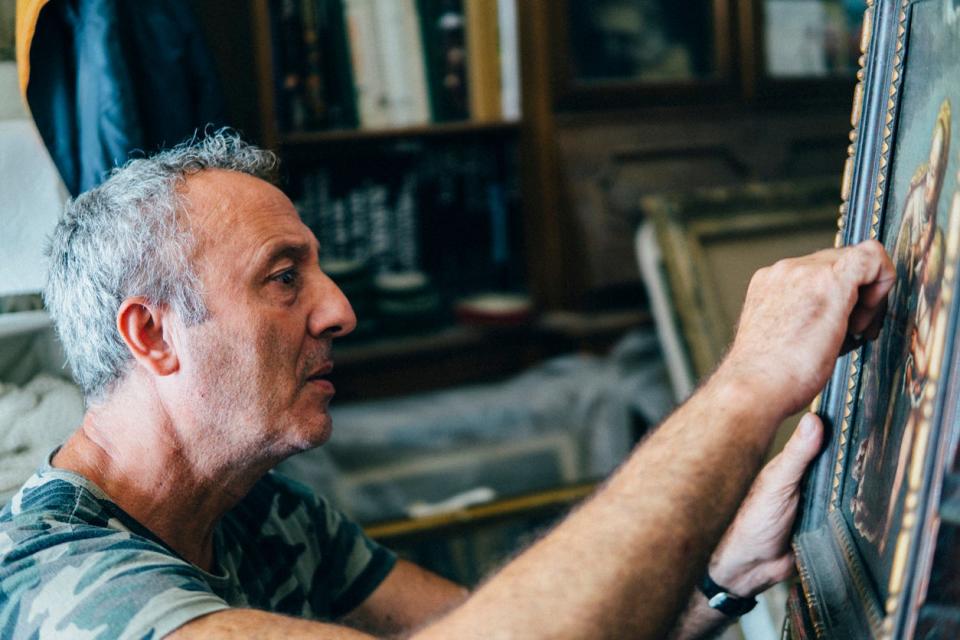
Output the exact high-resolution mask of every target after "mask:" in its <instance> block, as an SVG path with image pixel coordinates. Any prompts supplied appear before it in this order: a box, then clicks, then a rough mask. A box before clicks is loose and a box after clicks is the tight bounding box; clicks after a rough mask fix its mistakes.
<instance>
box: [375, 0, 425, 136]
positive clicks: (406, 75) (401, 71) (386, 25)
mask: <svg viewBox="0 0 960 640" xmlns="http://www.w3.org/2000/svg"><path fill="white" fill-rule="evenodd" d="M408 5H409V7H408ZM408 14H409V16H410V18H412V16H413V15H414V14H413V0H374V15H375V25H376V37H377V43H378V44H379V45H380V49H379V54H380V57H381V60H382V67H381V68H382V69H383V77H384V87H385V89H386V98H387V112H388V119H389V122H390V124H391V125H392V126H395V127H403V126H410V125H416V124H424V123H426V122H429V121H430V113H429V106H428V98H427V90H426V80H425V78H424V72H423V56H422V54H420V55H415V53H414V50H417V51H422V49H421V45H420V34H419V26H418V25H417V23H416V20H412V19H409V18H408V17H407V15H408Z"/></svg>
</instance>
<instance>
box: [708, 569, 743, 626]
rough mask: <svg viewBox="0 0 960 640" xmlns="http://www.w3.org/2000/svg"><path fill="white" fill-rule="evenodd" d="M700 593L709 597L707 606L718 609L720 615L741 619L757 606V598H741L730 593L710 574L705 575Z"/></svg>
mask: <svg viewBox="0 0 960 640" xmlns="http://www.w3.org/2000/svg"><path fill="white" fill-rule="evenodd" d="M700 593H702V594H703V595H705V596H706V597H707V604H708V605H710V608H712V609H716V610H717V611H719V612H720V613H722V614H724V615H726V616H730V617H731V618H739V617H740V616H742V615H743V614H745V613H747V612H748V611H750V610H751V609H753V608H754V607H755V606H757V599H756V598H741V597H740V596H735V595H733V594H732V593H730V590H729V589H727V588H726V587H721V586H720V585H718V584H717V583H716V582H714V581H713V578H711V577H710V574H709V573H705V574H704V575H703V581H702V582H701V583H700Z"/></svg>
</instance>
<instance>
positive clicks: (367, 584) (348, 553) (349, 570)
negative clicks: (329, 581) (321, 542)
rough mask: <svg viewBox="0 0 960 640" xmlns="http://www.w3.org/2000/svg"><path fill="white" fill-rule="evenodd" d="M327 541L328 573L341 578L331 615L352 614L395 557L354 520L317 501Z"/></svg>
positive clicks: (379, 580) (390, 566) (374, 586)
mask: <svg viewBox="0 0 960 640" xmlns="http://www.w3.org/2000/svg"><path fill="white" fill-rule="evenodd" d="M319 502H320V505H321V509H322V510H323V515H324V520H325V527H326V530H327V532H328V536H329V537H328V539H327V542H328V544H327V553H326V558H327V561H328V562H327V564H328V565H330V566H329V568H328V569H327V572H328V573H329V574H330V575H332V576H336V575H342V576H343V582H342V585H340V588H338V589H334V590H333V591H332V593H331V602H330V613H331V614H332V615H333V616H334V617H335V618H336V617H340V616H343V615H346V614H347V613H350V612H351V611H353V610H354V609H355V608H356V607H357V606H358V605H360V604H361V603H362V602H363V601H364V600H366V599H367V598H368V597H369V596H370V594H372V593H373V592H374V591H375V590H376V588H377V587H378V586H380V583H381V582H383V580H384V579H385V578H386V577H387V575H389V573H390V572H391V571H392V570H393V567H394V565H395V564H396V562H397V556H396V554H394V553H393V552H392V551H390V550H389V549H387V548H386V547H384V546H381V545H380V544H378V543H376V542H374V541H373V540H371V539H370V538H368V537H367V535H366V534H365V533H364V532H363V530H362V529H361V528H360V527H359V526H358V525H357V524H356V523H354V522H353V521H351V520H349V519H347V518H346V517H345V516H344V515H343V514H341V513H340V512H339V511H337V510H336V509H333V508H331V507H330V506H329V505H327V504H326V502H325V501H323V500H320V501H319Z"/></svg>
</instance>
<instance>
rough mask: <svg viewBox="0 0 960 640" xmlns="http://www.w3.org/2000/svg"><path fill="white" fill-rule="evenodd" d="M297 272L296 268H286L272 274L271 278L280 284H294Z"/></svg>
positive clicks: (297, 275)
mask: <svg viewBox="0 0 960 640" xmlns="http://www.w3.org/2000/svg"><path fill="white" fill-rule="evenodd" d="M298 277H299V274H298V273H297V270H296V269H287V270H286V271H281V272H280V273H278V274H277V275H275V276H273V280H274V281H276V282H279V283H280V284H282V285H286V286H291V285H293V284H296V282H297V278H298Z"/></svg>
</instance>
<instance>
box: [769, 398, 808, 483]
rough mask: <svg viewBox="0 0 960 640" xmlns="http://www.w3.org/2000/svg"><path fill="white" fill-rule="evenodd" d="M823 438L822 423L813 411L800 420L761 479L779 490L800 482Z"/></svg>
mask: <svg viewBox="0 0 960 640" xmlns="http://www.w3.org/2000/svg"><path fill="white" fill-rule="evenodd" d="M822 440H823V423H822V422H821V421H820V418H818V417H817V416H816V415H815V414H813V413H808V414H806V415H805V416H803V418H802V419H801V420H800V424H799V425H797V428H796V430H795V431H794V432H793V435H792V436H791V437H790V440H788V441H787V444H786V446H785V447H784V448H783V451H781V452H780V453H779V454H778V455H777V456H776V457H775V458H774V459H773V460H771V461H770V463H769V464H768V465H767V467H766V468H765V469H764V471H763V476H764V478H763V480H764V483H765V484H768V483H769V484H768V488H769V489H770V490H773V491H781V490H787V489H792V488H795V487H796V486H798V485H799V484H800V480H801V478H803V473H804V471H806V470H807V467H808V466H810V462H811V461H812V460H813V459H814V458H815V457H816V455H817V453H818V452H819V451H820V443H821V441H822Z"/></svg>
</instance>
